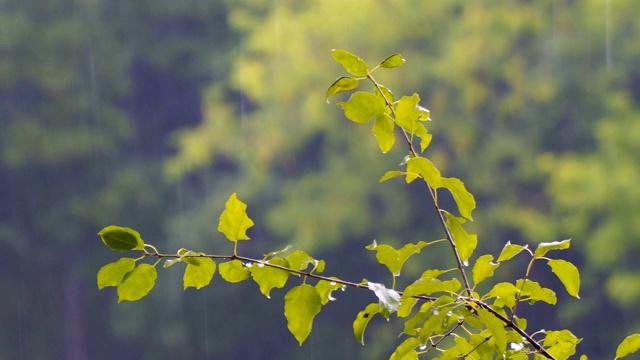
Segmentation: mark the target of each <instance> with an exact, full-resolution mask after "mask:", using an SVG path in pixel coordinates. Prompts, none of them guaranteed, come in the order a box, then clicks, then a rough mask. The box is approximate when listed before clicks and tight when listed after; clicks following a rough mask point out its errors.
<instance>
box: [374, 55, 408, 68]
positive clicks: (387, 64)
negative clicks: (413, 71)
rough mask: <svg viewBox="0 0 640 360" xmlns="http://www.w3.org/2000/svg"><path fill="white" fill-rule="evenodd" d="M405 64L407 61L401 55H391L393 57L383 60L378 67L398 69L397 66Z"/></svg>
mask: <svg viewBox="0 0 640 360" xmlns="http://www.w3.org/2000/svg"><path fill="white" fill-rule="evenodd" d="M405 62H407V61H406V60H405V59H403V58H402V55H400V54H393V55H391V56H389V57H388V58H386V59H384V61H383V62H381V63H380V67H383V68H394V67H398V66H400V65H402V64H404V63H405Z"/></svg>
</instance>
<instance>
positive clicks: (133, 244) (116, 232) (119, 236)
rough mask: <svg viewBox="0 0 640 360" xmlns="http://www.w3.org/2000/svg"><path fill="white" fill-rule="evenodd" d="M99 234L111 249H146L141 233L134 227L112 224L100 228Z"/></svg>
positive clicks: (123, 250) (121, 250)
mask: <svg viewBox="0 0 640 360" xmlns="http://www.w3.org/2000/svg"><path fill="white" fill-rule="evenodd" d="M98 235H100V238H101V239H102V242H104V244H105V245H107V246H108V247H109V248H110V249H111V250H115V251H120V252H125V251H129V250H142V249H144V242H143V241H142V238H141V237H140V234H139V233H138V232H137V231H135V230H133V229H129V228H126V227H120V226H115V225H111V226H107V227H105V228H104V229H102V230H100V232H99V233H98Z"/></svg>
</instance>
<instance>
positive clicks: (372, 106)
mask: <svg viewBox="0 0 640 360" xmlns="http://www.w3.org/2000/svg"><path fill="white" fill-rule="evenodd" d="M336 105H338V106H340V107H342V110H344V115H345V116H346V117H347V119H349V120H351V121H354V122H357V123H359V124H366V123H368V122H369V120H371V119H372V118H374V117H376V116H378V115H380V114H384V112H385V104H384V102H383V101H382V100H381V99H380V98H379V97H377V96H376V95H374V94H372V93H369V92H364V91H358V92H355V93H353V94H351V97H350V98H349V100H348V101H346V102H339V103H337V104H336Z"/></svg>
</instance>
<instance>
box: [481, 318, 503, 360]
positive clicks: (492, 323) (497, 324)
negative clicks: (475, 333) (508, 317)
mask: <svg viewBox="0 0 640 360" xmlns="http://www.w3.org/2000/svg"><path fill="white" fill-rule="evenodd" d="M477 313H478V318H479V319H480V321H482V323H483V324H484V325H485V326H486V327H487V330H489V332H490V333H491V339H490V342H491V343H492V344H493V345H494V346H496V347H497V348H498V354H503V353H504V352H505V351H507V331H506V330H505V329H504V324H503V323H502V321H500V319H498V318H497V317H495V316H494V315H493V314H491V313H489V311H488V310H486V309H482V308H479V309H477Z"/></svg>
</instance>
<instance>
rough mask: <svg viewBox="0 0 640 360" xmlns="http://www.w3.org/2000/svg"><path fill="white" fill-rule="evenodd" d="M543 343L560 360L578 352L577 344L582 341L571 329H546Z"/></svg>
mask: <svg viewBox="0 0 640 360" xmlns="http://www.w3.org/2000/svg"><path fill="white" fill-rule="evenodd" d="M545 333H546V337H545V338H544V340H543V341H542V344H543V345H544V346H545V347H546V348H547V351H548V352H549V354H551V355H552V356H553V357H554V358H556V359H558V360H565V359H567V358H569V357H570V356H571V355H574V354H575V353H576V345H578V343H579V342H580V341H581V339H578V338H577V337H576V336H575V335H573V334H572V333H571V331H569V330H560V331H546V332H545Z"/></svg>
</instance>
